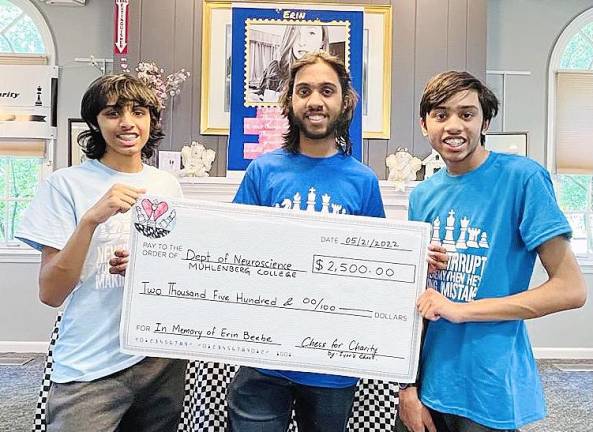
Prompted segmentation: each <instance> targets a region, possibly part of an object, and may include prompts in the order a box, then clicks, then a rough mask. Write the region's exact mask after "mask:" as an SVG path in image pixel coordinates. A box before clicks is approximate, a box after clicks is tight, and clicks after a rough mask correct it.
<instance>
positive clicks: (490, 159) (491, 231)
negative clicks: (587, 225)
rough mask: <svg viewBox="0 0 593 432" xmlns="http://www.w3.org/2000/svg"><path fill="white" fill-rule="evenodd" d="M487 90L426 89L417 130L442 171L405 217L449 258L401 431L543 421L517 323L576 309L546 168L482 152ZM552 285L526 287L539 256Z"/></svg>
mask: <svg viewBox="0 0 593 432" xmlns="http://www.w3.org/2000/svg"><path fill="white" fill-rule="evenodd" d="M497 111H498V101H497V99H496V97H495V96H494V94H493V93H492V92H491V91H490V90H489V89H488V88H487V87H485V86H484V85H483V84H482V83H481V82H480V81H479V80H478V79H476V78H475V77H473V76H472V75H470V74H469V73H466V72H454V71H451V72H445V73H442V74H439V75H437V76H436V77H434V78H432V79H431V80H430V81H429V83H428V84H427V86H426V88H425V90H424V94H423V96H422V100H421V102H420V124H421V127H422V131H423V133H424V135H425V136H426V137H427V138H428V140H429V141H430V144H431V145H432V147H433V148H434V149H435V150H436V151H437V152H438V153H439V154H440V155H441V157H442V158H443V161H444V162H445V164H446V169H443V170H441V171H439V172H438V173H437V174H436V175H434V176H432V177H431V178H429V179H428V180H425V181H424V182H422V183H421V184H420V185H419V186H417V187H416V188H415V190H414V191H413V192H412V194H411V196H410V206H409V219H411V220H416V221H425V222H430V223H432V226H433V236H432V241H433V243H436V244H441V245H442V246H444V247H445V248H446V249H447V250H448V251H449V262H448V266H447V269H446V270H443V271H439V272H436V273H433V274H430V275H429V278H428V286H429V288H428V289H427V291H426V292H425V293H424V294H423V295H422V296H421V297H420V299H419V300H418V310H419V312H420V313H421V314H422V316H423V317H425V318H427V319H428V320H430V324H429V325H428V329H427V333H426V339H425V342H424V346H423V350H422V360H421V362H422V363H421V378H420V380H419V382H418V383H417V384H418V387H416V386H415V385H409V386H406V385H401V386H400V393H399V397H400V413H399V420H398V423H399V424H398V430H405V427H404V426H403V425H402V423H403V424H405V425H406V426H407V428H408V430H410V431H412V432H424V431H426V430H428V431H430V432H435V431H438V432H460V431H463V432H486V431H501V430H505V431H513V430H517V428H519V427H521V426H523V425H524V424H526V423H530V422H533V421H536V420H539V419H541V418H543V417H544V416H545V406H544V398H543V392H542V388H541V383H540V381H539V378H538V374H537V368H536V364H535V361H534V358H533V353H532V351H531V346H530V343H529V339H528V336H527V330H526V328H525V323H524V320H526V319H530V318H536V317H540V316H544V315H547V314H551V313H554V312H558V311H561V310H566V309H572V308H578V307H580V306H582V305H583V304H584V302H585V299H586V287H585V283H584V279H583V276H582V274H581V271H580V268H579V266H578V263H577V262H576V259H575V257H574V254H573V253H572V251H571V248H570V244H569V241H568V238H569V237H570V234H571V229H570V226H569V224H568V222H567V220H566V218H565V217H564V215H563V214H562V212H561V211H560V209H559V208H558V205H557V204H556V199H555V196H554V191H553V188H552V183H551V180H550V176H549V174H548V172H547V171H546V170H545V169H544V168H542V167H541V166H540V165H539V164H537V163H536V162H534V161H532V160H530V159H527V158H525V157H520V156H514V155H508V154H498V153H494V152H489V151H487V150H486V149H485V148H484V147H483V144H484V134H485V132H486V130H487V129H488V125H489V123H490V120H491V119H492V118H493V117H494V116H495V115H496V113H497ZM537 256H539V258H540V260H541V262H542V264H543V266H544V268H545V269H546V271H547V273H548V280H547V281H546V282H544V283H543V284H541V285H539V286H537V287H534V288H533V289H529V290H528V286H529V281H530V277H531V273H532V270H533V266H534V262H535V258H536V257H537Z"/></svg>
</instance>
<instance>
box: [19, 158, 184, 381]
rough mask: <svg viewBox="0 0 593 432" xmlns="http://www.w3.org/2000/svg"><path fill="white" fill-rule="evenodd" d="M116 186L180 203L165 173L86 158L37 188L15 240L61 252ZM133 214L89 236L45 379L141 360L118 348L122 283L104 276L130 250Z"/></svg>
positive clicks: (72, 377)
mask: <svg viewBox="0 0 593 432" xmlns="http://www.w3.org/2000/svg"><path fill="white" fill-rule="evenodd" d="M115 183H121V184H126V185H129V186H135V187H143V188H145V189H146V190H147V193H151V194H157V195H163V196H170V197H174V198H180V197H181V196H182V192H181V187H180V186H179V182H178V181H177V179H176V178H175V177H173V176H172V175H171V174H169V173H167V172H165V171H161V170H158V169H156V168H154V167H151V166H148V165H144V166H143V169H142V171H140V172H137V173H123V172H119V171H114V170H113V169H111V168H109V167H107V166H106V165H103V164H102V163H101V162H99V161H97V160H89V161H87V162H85V163H83V164H82V165H80V166H75V167H70V168H65V169H60V170H58V171H56V172H54V173H53V174H52V175H51V176H49V178H48V179H47V181H46V182H44V183H43V184H42V185H41V186H40V187H39V190H38V191H37V194H36V196H35V198H34V199H33V201H31V204H30V205H29V207H28V208H27V210H26V211H25V213H24V214H23V218H22V220H21V223H20V226H19V229H18V231H17V233H16V235H15V237H17V238H18V239H19V240H22V241H24V242H25V243H27V244H28V245H30V246H32V247H34V248H35V249H37V250H42V249H43V247H44V246H49V247H52V248H55V249H58V250H61V249H63V248H64V246H65V245H66V243H67V241H68V239H69V238H70V236H71V235H72V233H73V232H74V230H75V229H76V226H77V225H78V223H79V222H80V218H81V217H82V216H83V215H84V214H85V213H86V211H87V210H88V209H89V208H90V207H92V206H93V205H94V204H95V203H96V202H97V201H98V200H99V199H100V198H101V197H102V196H103V195H104V194H105V192H107V190H108V189H109V188H110V187H111V186H112V185H113V184H115ZM131 217H132V212H131V211H129V212H127V213H123V214H122V213H118V214H116V215H114V216H112V217H110V218H109V219H108V220H107V221H106V222H104V223H102V224H100V225H99V226H98V227H97V229H96V230H95V233H94V234H93V237H92V240H91V244H90V246H89V249H88V252H87V255H86V258H85V261H84V265H83V268H82V272H81V275H80V281H79V282H78V284H77V285H76V287H75V288H74V290H73V291H72V292H71V293H70V295H68V297H67V298H66V301H65V303H64V314H63V315H62V321H61V323H60V335H59V338H58V340H57V342H56V345H55V347H54V350H53V362H54V364H53V372H52V375H51V379H52V381H54V382H57V383H66V382H71V381H93V380H95V379H98V378H102V377H104V376H107V375H111V374H113V373H115V372H118V371H120V370H123V369H126V368H128V367H130V366H132V365H134V364H136V363H138V362H139V361H141V360H142V359H143V358H144V357H141V356H131V355H128V354H123V353H122V352H121V351H120V350H119V323H120V316H121V304H122V296H123V285H124V278H123V277H121V276H119V275H112V274H110V273H109V259H110V258H111V257H112V256H113V252H114V251H115V250H116V249H128V246H127V244H128V238H129V234H130V219H131Z"/></svg>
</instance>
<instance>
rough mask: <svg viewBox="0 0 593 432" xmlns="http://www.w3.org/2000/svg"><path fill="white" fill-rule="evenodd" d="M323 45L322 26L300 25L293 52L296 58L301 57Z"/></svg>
mask: <svg viewBox="0 0 593 432" xmlns="http://www.w3.org/2000/svg"><path fill="white" fill-rule="evenodd" d="M322 46H323V31H322V30H321V27H320V26H299V27H298V29H297V36H296V39H295V41H294V44H293V46H292V54H293V55H294V57H295V58H296V59H300V58H301V57H302V56H304V55H305V54H306V53H308V52H311V51H316V50H319V49H321V47H322Z"/></svg>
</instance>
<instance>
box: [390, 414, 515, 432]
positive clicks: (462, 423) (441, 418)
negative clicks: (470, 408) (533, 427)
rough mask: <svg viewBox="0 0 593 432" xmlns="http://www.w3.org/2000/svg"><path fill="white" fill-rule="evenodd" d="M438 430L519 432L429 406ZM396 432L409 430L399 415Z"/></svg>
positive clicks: (446, 431)
mask: <svg viewBox="0 0 593 432" xmlns="http://www.w3.org/2000/svg"><path fill="white" fill-rule="evenodd" d="M428 410H429V411H430V415H431V417H432V421H433V422H434V425H435V426H436V428H437V432H517V429H493V428H489V427H487V426H484V425H481V424H479V423H476V422H474V421H472V420H470V419H468V418H466V417H461V416H458V415H455V414H446V413H442V412H438V411H435V410H432V409H430V408H428ZM395 430H396V432H408V428H406V426H404V424H403V423H402V421H401V420H400V418H399V416H398V417H397V421H396V425H395Z"/></svg>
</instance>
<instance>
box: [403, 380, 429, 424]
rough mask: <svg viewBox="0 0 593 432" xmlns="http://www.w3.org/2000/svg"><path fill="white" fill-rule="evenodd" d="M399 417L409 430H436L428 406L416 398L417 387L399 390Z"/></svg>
mask: <svg viewBox="0 0 593 432" xmlns="http://www.w3.org/2000/svg"><path fill="white" fill-rule="evenodd" d="M399 418H400V420H401V421H402V423H403V424H404V425H406V427H407V428H408V430H409V431H410V432H426V431H428V432H437V429H436V427H435V425H434V422H433V421H432V417H431V415H430V412H429V411H428V408H426V407H425V406H424V405H423V404H422V402H420V399H419V398H418V389H417V388H416V387H408V388H407V389H405V390H400V391H399Z"/></svg>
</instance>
